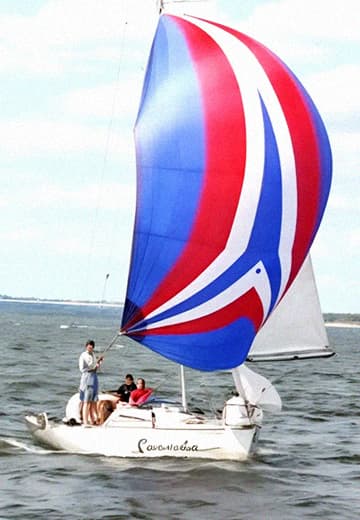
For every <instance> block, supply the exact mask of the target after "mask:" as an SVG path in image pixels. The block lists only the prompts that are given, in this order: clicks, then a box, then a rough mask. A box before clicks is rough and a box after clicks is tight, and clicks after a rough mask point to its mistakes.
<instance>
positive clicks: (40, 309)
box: [0, 302, 360, 520]
mask: <svg viewBox="0 0 360 520" xmlns="http://www.w3.org/2000/svg"><path fill="white" fill-rule="evenodd" d="M73 321H76V322H77V323H78V324H79V325H82V328H68V329H64V328H61V325H69V324H70V323H71V322H73ZM118 322H119V319H118V311H117V310H114V309H103V310H101V311H99V309H95V308H89V307H77V308H74V307H68V306H63V305H56V306H51V305H48V304H47V305H45V304H20V303H3V302H0V325H1V336H0V342H1V356H2V363H1V365H2V370H1V373H2V377H1V380H0V395H1V406H0V518H1V519H5V518H6V519H10V518H11V519H12V518H18V519H20V518H21V519H30V518H31V519H32V518H37V517H39V518H47V519H61V518H71V519H125V518H131V519H134V518H140V519H155V518H156V519H194V520H198V519H207V520H211V519H221V520H239V519H240V520H247V519H255V520H263V519H264V520H270V519H271V520H272V519H274V520H282V519H284V520H285V519H286V520H288V519H291V520H298V519H299V520H300V519H301V520H302V519H316V518H322V519H326V520H332V519H336V520H346V519H358V518H360V420H359V419H360V404H359V395H360V383H359V361H360V352H359V346H360V329H356V328H329V329H328V334H329V338H330V343H331V345H332V346H333V347H334V348H335V350H336V351H337V353H338V354H337V356H335V357H333V358H330V359H327V360H321V361H314V360H311V361H298V362H292V363H278V364H274V365H273V366H271V365H270V364H262V365H256V366H255V365H252V366H251V368H253V369H255V370H257V371H258V372H260V373H262V374H264V375H265V376H266V377H269V378H270V380H272V381H273V382H274V383H275V386H276V387H277V389H278V391H279V393H280V395H281V397H282V399H283V405H284V409H283V412H282V413H281V414H280V415H277V416H274V417H266V416H265V425H264V427H263V429H262V432H261V437H260V443H259V449H258V451H257V453H256V455H255V456H254V457H253V458H252V459H250V460H249V461H248V462H246V463H236V462H220V463H219V462H216V463H215V462H193V461H189V460H183V461H175V462H174V461H172V460H170V459H166V460H158V461H148V460H120V459H110V458H108V459H107V458H105V457H104V458H100V457H91V456H79V455H69V454H64V453H59V452H54V451H49V450H45V449H43V448H41V447H39V446H37V445H36V444H34V442H33V440H32V438H31V437H30V434H29V433H28V432H27V429H26V427H25V424H24V421H23V417H24V415H25V414H26V413H27V412H29V411H43V410H46V411H47V412H48V413H49V414H50V415H51V416H57V417H59V418H61V417H62V415H63V413H64V406H65V403H66V401H67V398H68V397H69V396H70V395H71V394H72V393H73V392H75V391H76V390H77V386H78V382H79V374H78V368H77V363H78V356H79V354H80V352H81V351H82V350H83V344H84V341H85V340H86V339H87V338H88V337H89V338H93V339H95V341H96V343H97V346H98V347H99V348H101V347H105V346H106V345H107V344H108V343H109V342H110V340H111V338H112V337H113V335H114V333H115V332H116V330H117V326H118ZM128 371H131V372H133V374H134V376H135V377H136V376H143V377H145V379H146V380H147V382H148V383H149V386H153V387H155V386H157V385H159V388H158V393H161V394H162V395H171V396H172V397H176V396H177V393H178V388H177V381H178V373H177V369H176V368H175V367H174V366H173V365H171V364H169V363H167V362H166V361H163V360H160V359H159V357H155V356H154V355H153V354H152V353H150V352H148V351H147V350H146V349H144V348H142V347H136V346H134V345H133V344H128V343H126V341H125V342H124V343H123V345H117V346H115V347H114V348H113V349H112V350H111V351H109V354H108V356H107V358H106V361H105V364H104V366H103V369H102V372H101V374H100V383H101V386H102V388H103V389H109V388H114V387H117V386H118V383H119V382H120V381H121V380H122V378H123V375H124V374H125V373H126V372H128ZM187 379H188V393H189V396H191V395H192V394H194V395H196V397H197V398H196V400H195V399H192V401H193V403H194V404H195V403H196V404H197V405H199V406H201V407H202V408H204V409H208V408H209V407H210V408H215V409H216V408H218V407H221V405H222V403H223V401H224V400H225V399H226V398H227V397H228V396H229V394H230V392H231V390H232V384H231V377H229V376H228V375H227V374H225V373H220V374H213V375H209V374H205V375H204V374H198V373H197V372H193V371H190V370H188V371H187ZM209 403H210V404H209Z"/></svg>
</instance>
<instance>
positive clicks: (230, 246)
mask: <svg viewBox="0 0 360 520" xmlns="http://www.w3.org/2000/svg"><path fill="white" fill-rule="evenodd" d="M135 138H136V151H137V175H138V179H137V183H138V191H137V208H136V219H135V228H134V237H133V248H132V260H131V266H130V274H129V281H128V289H127V298H126V303H125V309H124V314H123V321H122V331H123V333H125V334H127V335H128V336H129V337H132V338H133V339H136V340H137V341H139V342H141V343H143V344H145V345H146V346H147V347H149V348H151V349H152V350H154V351H156V352H158V353H160V354H162V355H164V356H166V357H168V358H170V359H172V360H174V361H176V362H178V363H181V364H183V365H186V366H190V367H193V368H198V369H201V370H216V369H223V368H232V367H235V366H238V365H240V364H241V363H242V362H243V361H244V360H245V359H246V355H247V353H248V351H249V349H250V347H251V344H252V342H253V340H254V337H255V335H256V333H257V331H258V330H259V329H260V328H261V326H262V324H264V322H265V321H266V319H267V317H268V316H269V314H270V313H271V312H272V310H273V309H274V308H275V307H276V305H277V303H278V302H279V301H280V299H281V298H282V296H283V295H284V294H285V292H286V291H287V289H288V288H289V287H290V286H291V284H292V282H293V280H294V278H295V277H296V274H297V272H298V271H299V269H300V267H301V266H302V264H303V262H304V259H305V257H306V255H307V253H308V251H309V248H310V246H311V244H312V241H313V239H314V237H315V234H316V232H317V229H318V227H319V224H320V221H321V218H322V215H323V212H324V209H325V205H326V202H327V198H328V194H329V189H330V183H331V167H332V160H331V150H330V145H329V141H328V137H327V134H326V130H325V127H324V125H323V122H322V120H321V118H320V116H319V114H318V112H317V110H316V108H315V106H314V104H313V102H312V100H311V99H310V97H309V95H308V94H307V92H306V91H305V90H304V88H303V86H302V85H301V84H300V83H299V81H298V80H297V78H296V77H295V76H294V75H293V73H292V72H291V71H290V70H289V69H288V68H287V67H286V65H285V64H284V63H283V62H282V61H281V60H280V59H279V58H278V57H277V56H275V55H274V54H273V53H272V52H271V51H270V50H268V49H267V48H266V47H264V46H263V45H261V44H260V43H258V42H257V41H255V40H253V39H251V38H249V37H248V36H246V35H244V34H242V33H239V32H237V31H235V30H233V29H230V28H228V27H224V26H221V25H219V24H216V23H213V22H209V21H206V20H203V19H198V18H193V17H186V18H183V17H177V16H172V15H163V16H161V18H160V20H159V24H158V28H157V31H156V34H155V38H154V42H153V46H152V50H151V54H150V58H149V63H148V68H147V72H146V76H145V82H144V87H143V94H142V99H141V104H140V109H139V114H138V119H137V123H136V128H135Z"/></svg>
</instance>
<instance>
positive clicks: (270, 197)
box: [137, 104, 282, 327]
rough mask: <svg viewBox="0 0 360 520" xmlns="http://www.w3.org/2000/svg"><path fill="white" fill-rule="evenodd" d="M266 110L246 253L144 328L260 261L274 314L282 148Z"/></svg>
mask: <svg viewBox="0 0 360 520" xmlns="http://www.w3.org/2000/svg"><path fill="white" fill-rule="evenodd" d="M262 106H263V118H264V129H265V135H264V138H265V142H266V148H265V164H264V176H263V183H262V190H261V196H260V199H259V206H258V211H257V214H256V218H255V221H254V227H253V231H252V234H251V237H250V241H249V245H248V247H247V249H246V251H245V253H244V254H243V255H242V256H241V257H240V258H239V259H238V260H237V261H236V262H234V264H233V265H232V266H231V267H230V268H228V269H227V270H226V271H224V272H223V273H222V274H221V275H220V276H219V277H218V278H216V279H215V280H214V281H213V282H211V283H210V284H209V285H208V286H206V287H205V288H204V289H202V290H201V291H199V292H198V293H196V294H194V295H193V296H192V297H190V298H188V299H187V300H185V301H184V302H182V303H180V304H178V305H176V306H174V307H172V308H170V309H168V310H167V311H164V312H162V313H161V314H158V315H157V316H155V317H154V318H152V319H149V320H146V321H144V322H142V323H141V326H142V327H143V326H144V325H145V324H151V323H154V322H157V321H159V320H161V319H165V318H168V317H171V316H174V315H176V314H180V313H182V312H185V311H187V310H189V309H192V308H195V307H197V306H198V305H201V304H202V303H204V302H206V301H208V300H210V299H211V298H213V297H215V296H216V295H218V294H219V293H221V292H223V291H224V290H225V289H227V288H228V287H229V286H230V285H232V284H233V283H235V282H236V281H237V280H238V279H239V278H241V277H242V276H243V275H245V274H246V273H247V272H248V271H249V270H250V269H252V267H253V266H254V265H255V264H256V263H258V262H259V261H260V260H261V261H262V262H263V264H264V266H265V269H266V271H267V274H268V277H269V280H270V285H271V304H270V310H271V309H272V308H273V306H274V304H275V302H276V299H277V296H278V293H279V289H280V283H281V265H280V260H279V257H278V248H279V241H280V231H281V218H282V187H281V171H280V161H279V153H278V147H277V144H276V140H275V135H274V132H273V129H272V126H271V122H270V119H269V116H268V113H267V111H266V108H265V106H264V104H263V105H262ZM214 218H216V215H214ZM275 259H276V260H275ZM137 326H139V324H138V325H137Z"/></svg>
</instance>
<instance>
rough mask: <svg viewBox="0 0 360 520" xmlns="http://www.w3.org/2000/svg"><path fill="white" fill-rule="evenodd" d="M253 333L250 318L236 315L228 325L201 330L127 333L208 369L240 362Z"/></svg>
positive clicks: (173, 357)
mask: <svg viewBox="0 0 360 520" xmlns="http://www.w3.org/2000/svg"><path fill="white" fill-rule="evenodd" d="M254 336H255V329H254V326H253V323H252V322H251V320H249V319H247V318H240V319H239V320H237V321H236V322H234V323H232V324H231V325H230V326H227V327H225V328H220V329H217V330H213V331H210V332H205V333H197V334H185V335H153V336H146V337H142V336H131V337H132V338H133V339H135V340H136V341H138V342H139V343H142V344H144V345H146V346H147V347H148V348H150V349H151V350H153V351H154V352H158V353H160V354H161V355H162V356H165V357H167V358H169V359H171V360H173V361H175V362H177V363H180V364H182V365H185V366H190V367H192V368H196V369H199V370H205V371H211V370H221V369H228V368H233V367H234V366H238V365H240V364H241V363H243V362H244V361H245V359H246V356H247V353H248V351H249V349H250V347H251V344H252V342H253V339H254ZM214 352H216V355H215V356H214Z"/></svg>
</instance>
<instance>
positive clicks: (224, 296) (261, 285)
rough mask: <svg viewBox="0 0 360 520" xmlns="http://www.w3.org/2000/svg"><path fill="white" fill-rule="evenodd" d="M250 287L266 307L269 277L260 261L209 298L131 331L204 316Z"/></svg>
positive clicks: (217, 309)
mask: <svg viewBox="0 0 360 520" xmlns="http://www.w3.org/2000/svg"><path fill="white" fill-rule="evenodd" d="M252 288H254V289H255V290H256V292H257V293H258V294H259V297H260V300H261V302H262V305H263V307H264V308H265V309H268V308H269V306H270V299H271V288H270V282H269V277H268V275H267V272H266V269H265V267H264V265H263V263H262V262H258V263H257V264H256V265H254V266H253V267H252V268H251V269H249V271H248V272H247V273H246V274H245V275H244V276H242V277H241V278H240V279H239V280H237V281H236V282H234V283H233V284H232V285H230V287H228V288H227V289H225V290H224V291H223V292H221V293H219V294H217V295H216V296H214V297H213V298H211V299H210V300H208V301H206V302H204V303H202V304H200V305H198V306H196V307H194V308H192V309H190V310H187V311H185V312H182V313H179V314H177V315H175V316H171V317H169V318H165V319H163V320H159V321H157V322H154V323H151V324H147V325H146V327H139V328H134V329H132V330H131V332H132V333H133V332H136V331H140V330H144V328H145V329H146V330H150V329H154V328H158V327H166V326H169V325H178V324H180V323H185V322H187V321H190V320H196V319H200V318H204V317H206V316H208V315H209V314H212V313H214V312H216V311H219V310H221V309H223V308H224V307H226V306H227V305H230V304H231V303H233V302H234V301H235V300H237V299H238V298H240V297H241V296H242V295H243V294H245V293H246V292H248V291H249V290H250V289H252Z"/></svg>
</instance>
